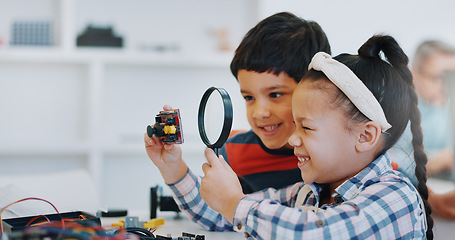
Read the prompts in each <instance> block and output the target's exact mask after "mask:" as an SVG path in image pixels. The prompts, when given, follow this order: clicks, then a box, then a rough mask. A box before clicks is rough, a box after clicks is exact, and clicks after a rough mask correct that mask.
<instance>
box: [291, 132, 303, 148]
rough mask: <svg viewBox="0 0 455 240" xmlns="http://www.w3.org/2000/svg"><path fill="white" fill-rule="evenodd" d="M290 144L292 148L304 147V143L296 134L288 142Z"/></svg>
mask: <svg viewBox="0 0 455 240" xmlns="http://www.w3.org/2000/svg"><path fill="white" fill-rule="evenodd" d="M288 143H289V145H291V146H292V147H300V146H302V141H301V140H300V138H299V137H298V136H296V135H295V133H294V134H292V135H291V137H290V138H289V140H288Z"/></svg>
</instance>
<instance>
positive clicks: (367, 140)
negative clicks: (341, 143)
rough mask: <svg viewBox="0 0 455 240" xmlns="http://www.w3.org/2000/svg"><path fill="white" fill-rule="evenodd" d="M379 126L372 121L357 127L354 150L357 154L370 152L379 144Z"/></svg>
mask: <svg viewBox="0 0 455 240" xmlns="http://www.w3.org/2000/svg"><path fill="white" fill-rule="evenodd" d="M380 136H381V126H379V124H378V123H376V122H373V121H368V122H365V123H363V124H361V126H359V132H358V138H357V142H356V144H355V148H356V150H357V151H359V152H366V151H370V150H372V149H373V148H374V147H375V146H376V144H377V143H378V142H379V137H380Z"/></svg>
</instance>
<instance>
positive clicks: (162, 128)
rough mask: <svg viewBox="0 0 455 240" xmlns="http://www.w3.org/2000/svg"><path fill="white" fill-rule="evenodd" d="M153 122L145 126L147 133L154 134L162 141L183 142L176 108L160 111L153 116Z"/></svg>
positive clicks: (150, 135) (178, 113)
mask: <svg viewBox="0 0 455 240" xmlns="http://www.w3.org/2000/svg"><path fill="white" fill-rule="evenodd" d="M155 122H156V123H155V124H154V125H153V126H150V125H148V126H147V135H148V136H149V137H150V138H151V137H152V136H153V135H155V136H156V137H157V138H159V139H161V141H162V142H164V143H176V144H182V143H183V132H182V123H181V120H180V112H179V110H178V109H172V110H169V111H160V113H159V114H157V115H156V117H155Z"/></svg>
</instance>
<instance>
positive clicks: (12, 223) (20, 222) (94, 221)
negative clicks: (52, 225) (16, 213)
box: [3, 211, 101, 232]
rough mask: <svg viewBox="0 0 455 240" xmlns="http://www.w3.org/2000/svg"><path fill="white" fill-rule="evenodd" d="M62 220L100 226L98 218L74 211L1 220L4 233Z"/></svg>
mask: <svg viewBox="0 0 455 240" xmlns="http://www.w3.org/2000/svg"><path fill="white" fill-rule="evenodd" d="M62 218H63V219H64V220H68V221H73V222H77V223H80V224H83V225H86V226H88V225H90V226H101V220H100V219H99V218H97V217H95V216H93V215H91V214H88V213H85V212H81V211H76V212H66V213H60V214H47V215H38V216H28V217H19V218H8V219H3V228H4V230H5V231H6V232H12V231H21V230H23V229H25V228H26V227H28V226H31V224H37V223H41V222H50V221H61V219H62Z"/></svg>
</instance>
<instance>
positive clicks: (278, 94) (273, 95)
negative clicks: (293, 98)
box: [269, 92, 283, 98]
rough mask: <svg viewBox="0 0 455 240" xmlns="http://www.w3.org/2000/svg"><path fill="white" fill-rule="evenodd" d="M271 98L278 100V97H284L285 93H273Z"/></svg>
mask: <svg viewBox="0 0 455 240" xmlns="http://www.w3.org/2000/svg"><path fill="white" fill-rule="evenodd" d="M269 96H270V97H271V98H277V97H281V96H283V93H280V92H273V93H270V94H269Z"/></svg>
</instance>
